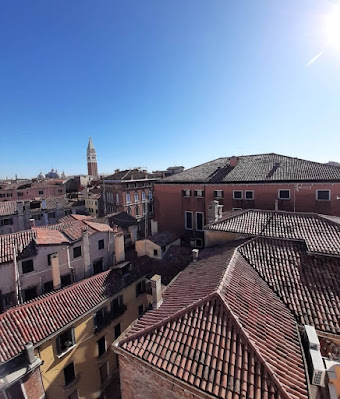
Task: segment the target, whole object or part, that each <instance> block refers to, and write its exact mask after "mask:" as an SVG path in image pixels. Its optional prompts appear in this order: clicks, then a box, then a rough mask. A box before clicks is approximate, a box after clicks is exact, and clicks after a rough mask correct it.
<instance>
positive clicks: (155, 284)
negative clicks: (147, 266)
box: [150, 274, 163, 309]
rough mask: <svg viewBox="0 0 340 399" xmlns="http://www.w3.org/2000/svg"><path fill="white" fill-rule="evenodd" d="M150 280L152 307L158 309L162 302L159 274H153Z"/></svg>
mask: <svg viewBox="0 0 340 399" xmlns="http://www.w3.org/2000/svg"><path fill="white" fill-rule="evenodd" d="M150 282H151V291H152V308H153V309H158V308H159V307H160V306H161V304H162V303H163V298H162V282H161V276H160V275H159V274H155V275H154V276H153V277H152V278H151V280H150Z"/></svg>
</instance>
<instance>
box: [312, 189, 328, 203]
mask: <svg viewBox="0 0 340 399" xmlns="http://www.w3.org/2000/svg"><path fill="white" fill-rule="evenodd" d="M320 191H324V192H326V191H328V199H323V198H318V194H319V192H320ZM315 199H316V201H330V200H331V190H329V189H325V190H322V189H318V190H315Z"/></svg>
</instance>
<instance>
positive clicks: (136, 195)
mask: <svg viewBox="0 0 340 399" xmlns="http://www.w3.org/2000/svg"><path fill="white" fill-rule="evenodd" d="M133 198H134V200H135V203H136V202H139V195H138V192H135V193H134V194H133Z"/></svg>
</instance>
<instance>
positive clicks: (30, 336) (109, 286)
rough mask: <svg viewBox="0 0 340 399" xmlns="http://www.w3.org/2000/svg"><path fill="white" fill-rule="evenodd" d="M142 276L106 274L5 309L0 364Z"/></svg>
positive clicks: (1, 320)
mask: <svg viewBox="0 0 340 399" xmlns="http://www.w3.org/2000/svg"><path fill="white" fill-rule="evenodd" d="M142 275H143V273H142V272H141V271H140V270H139V269H138V268H137V269H134V270H132V271H131V272H130V274H129V276H126V277H122V276H121V275H120V273H119V271H117V270H109V271H106V272H103V273H100V274H97V275H95V276H93V277H90V278H88V279H85V280H82V281H80V282H78V283H75V284H73V285H71V286H69V287H67V288H64V289H62V290H60V291H57V292H52V293H50V294H46V295H43V296H41V297H39V298H37V299H35V300H32V301H30V302H28V303H26V304H24V305H21V306H17V307H15V308H11V309H9V310H8V311H6V312H5V313H3V314H1V315H0V336H1V339H0V362H6V361H8V360H9V359H11V358H13V357H15V356H17V355H18V354H19V353H20V352H21V351H22V350H23V349H24V345H25V344H26V343H27V342H33V344H34V345H36V344H38V343H39V342H41V341H42V340H44V339H45V338H47V337H48V336H49V335H51V334H54V333H55V332H57V331H59V330H60V329H62V328H64V327H65V326H66V325H68V324H69V323H72V322H73V321H75V320H76V319H77V318H79V317H81V316H83V315H84V314H85V313H86V312H88V311H91V310H92V309H94V308H95V307H96V306H98V305H100V304H101V303H102V302H103V301H105V300H106V299H108V298H110V297H111V296H113V295H114V294H116V293H118V292H119V291H120V290H122V288H123V287H124V286H126V285H128V284H131V282H133V281H135V280H136V279H138V278H140V277H141V276H142Z"/></svg>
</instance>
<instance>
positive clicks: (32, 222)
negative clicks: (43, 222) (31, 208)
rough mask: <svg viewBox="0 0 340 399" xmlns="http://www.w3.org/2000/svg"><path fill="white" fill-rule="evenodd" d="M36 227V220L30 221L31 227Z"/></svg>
mask: <svg viewBox="0 0 340 399" xmlns="http://www.w3.org/2000/svg"><path fill="white" fill-rule="evenodd" d="M34 226H35V220H34V219H30V227H34Z"/></svg>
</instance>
